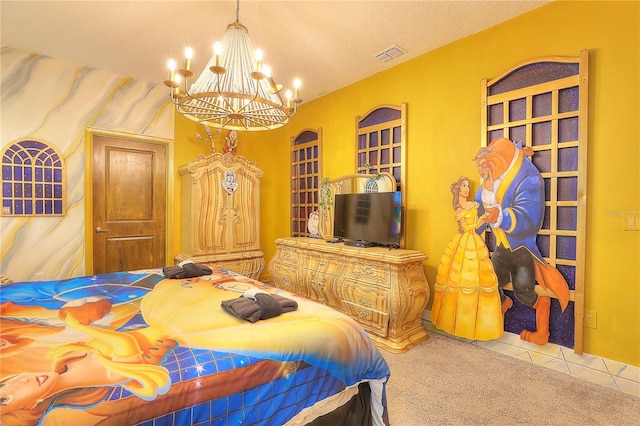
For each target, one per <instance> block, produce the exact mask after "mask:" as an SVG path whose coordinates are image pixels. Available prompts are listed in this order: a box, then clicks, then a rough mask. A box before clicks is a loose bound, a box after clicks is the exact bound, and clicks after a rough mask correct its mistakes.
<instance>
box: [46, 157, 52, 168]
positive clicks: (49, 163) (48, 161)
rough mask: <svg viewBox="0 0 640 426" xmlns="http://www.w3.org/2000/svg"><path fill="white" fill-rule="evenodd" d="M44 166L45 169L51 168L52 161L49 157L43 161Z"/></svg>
mask: <svg viewBox="0 0 640 426" xmlns="http://www.w3.org/2000/svg"><path fill="white" fill-rule="evenodd" d="M44 165H45V166H46V167H53V160H52V159H51V157H47V158H46V159H45V160H44Z"/></svg>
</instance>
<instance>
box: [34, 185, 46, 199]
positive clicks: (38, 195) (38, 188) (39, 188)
mask: <svg viewBox="0 0 640 426" xmlns="http://www.w3.org/2000/svg"><path fill="white" fill-rule="evenodd" d="M43 191H44V188H43V187H42V184H41V183H37V184H36V198H42V194H43V193H44V192H43Z"/></svg>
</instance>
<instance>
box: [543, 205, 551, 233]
mask: <svg viewBox="0 0 640 426" xmlns="http://www.w3.org/2000/svg"><path fill="white" fill-rule="evenodd" d="M550 227H551V210H550V209H549V206H545V207H544V216H543V217H542V229H549V228H550Z"/></svg>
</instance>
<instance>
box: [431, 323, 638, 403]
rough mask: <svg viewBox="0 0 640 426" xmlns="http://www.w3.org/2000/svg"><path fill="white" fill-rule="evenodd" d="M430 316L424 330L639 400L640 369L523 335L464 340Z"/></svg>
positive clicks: (512, 334) (508, 334) (509, 334)
mask: <svg viewBox="0 0 640 426" xmlns="http://www.w3.org/2000/svg"><path fill="white" fill-rule="evenodd" d="M430 314H431V312H430V311H425V312H424V314H423V316H422V319H423V325H424V327H425V328H426V329H427V330H428V331H429V332H431V333H438V334H443V335H447V336H449V337H452V338H455V339H458V340H461V341H465V342H468V343H470V344H474V345H478V346H481V347H483V348H487V349H489V350H492V351H496V352H499V353H502V354H505V355H508V356H512V357H514V358H518V359H521V360H523V361H527V362H531V363H533V364H538V365H541V366H543V367H546V368H551V369H553V370H556V371H559V372H562V373H565V374H568V375H570V376H574V377H579V378H581V379H584V380H587V381H589V382H593V383H597V384H600V385H603V386H606V387H608V388H612V389H616V390H619V391H620V392H623V393H626V394H629V395H633V396H635V397H638V398H640V368H639V367H636V366H633V365H628V364H624V363H621V362H619V361H613V360H610V359H606V358H602V357H599V356H595V355H590V354H586V353H582V354H580V355H578V354H576V353H574V352H573V349H571V348H566V347H564V346H560V345H557V344H555V343H547V344H546V345H544V346H538V345H536V344H534V343H530V342H525V341H523V340H520V336H519V335H517V334H514V333H505V335H504V336H503V337H501V338H500V339H496V340H491V341H488V342H482V341H478V340H467V339H462V338H459V337H455V336H451V335H449V334H447V333H445V332H444V331H442V330H438V329H437V328H436V327H435V326H434V325H433V323H431V321H430V320H429V317H430Z"/></svg>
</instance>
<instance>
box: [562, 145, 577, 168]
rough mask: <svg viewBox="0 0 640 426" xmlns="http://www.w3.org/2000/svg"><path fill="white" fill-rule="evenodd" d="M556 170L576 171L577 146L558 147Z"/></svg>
mask: <svg viewBox="0 0 640 426" xmlns="http://www.w3.org/2000/svg"><path fill="white" fill-rule="evenodd" d="M558 171H559V172H575V171H578V147H576V146H574V147H570V148H560V149H558Z"/></svg>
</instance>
